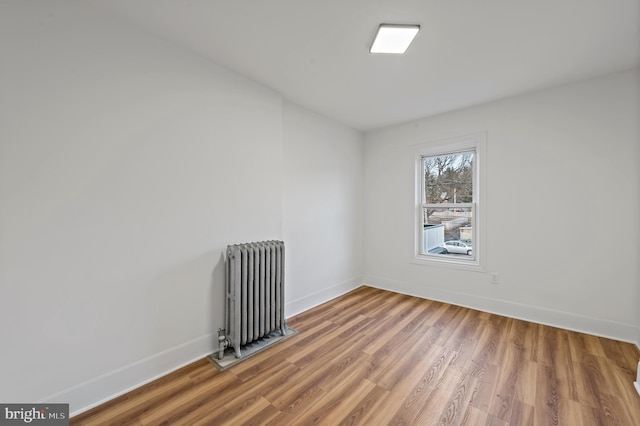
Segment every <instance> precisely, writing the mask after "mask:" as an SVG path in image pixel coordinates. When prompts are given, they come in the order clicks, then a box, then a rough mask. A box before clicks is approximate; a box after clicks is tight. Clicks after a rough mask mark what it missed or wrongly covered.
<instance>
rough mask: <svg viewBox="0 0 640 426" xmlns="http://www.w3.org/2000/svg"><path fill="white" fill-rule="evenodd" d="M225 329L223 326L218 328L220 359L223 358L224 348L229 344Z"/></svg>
mask: <svg viewBox="0 0 640 426" xmlns="http://www.w3.org/2000/svg"><path fill="white" fill-rule="evenodd" d="M225 334H227V331H226V330H225V329H224V328H219V329H218V359H219V360H220V361H222V359H223V358H224V350H225V349H227V347H228V346H229V339H227V336H225Z"/></svg>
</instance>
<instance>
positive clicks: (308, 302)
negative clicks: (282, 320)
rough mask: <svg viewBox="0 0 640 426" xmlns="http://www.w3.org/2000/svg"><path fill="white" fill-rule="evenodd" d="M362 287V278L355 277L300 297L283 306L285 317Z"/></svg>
mask: <svg viewBox="0 0 640 426" xmlns="http://www.w3.org/2000/svg"><path fill="white" fill-rule="evenodd" d="M361 285H362V276H361V275H360V276H357V277H355V278H352V279H350V280H348V281H344V282H342V283H340V284H338V285H336V286H333V287H330V288H326V289H323V290H321V291H318V292H316V293H313V294H309V295H306V296H304V297H300V298H298V299H295V300H293V301H291V302H288V303H286V304H285V308H284V311H285V315H286V317H287V318H289V317H292V316H294V315H297V314H299V313H301V312H304V311H306V310H309V309H311V308H313V307H314V306H318V305H321V304H322V303H324V302H327V301H329V300H331V299H335V298H336V297H338V296H341V295H343V294H345V293H348V292H350V291H351V290H355V289H356V288H358V287H360V286H361Z"/></svg>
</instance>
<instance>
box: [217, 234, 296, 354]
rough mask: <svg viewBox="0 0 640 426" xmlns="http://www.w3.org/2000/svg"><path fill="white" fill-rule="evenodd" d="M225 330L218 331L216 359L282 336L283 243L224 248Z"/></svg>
mask: <svg viewBox="0 0 640 426" xmlns="http://www.w3.org/2000/svg"><path fill="white" fill-rule="evenodd" d="M226 266H227V267H226V307H225V325H226V329H224V330H219V332H218V340H219V359H222V358H223V356H224V349H226V348H227V347H232V348H233V349H234V351H235V356H236V358H241V357H242V353H241V348H242V347H243V346H245V345H246V344H248V343H251V342H254V341H257V340H259V339H261V338H264V337H265V336H268V335H269V334H271V333H274V332H277V331H280V333H281V334H282V336H284V335H285V328H286V324H285V319H284V242H282V241H262V242H257V243H248V244H236V245H230V246H227V265H226Z"/></svg>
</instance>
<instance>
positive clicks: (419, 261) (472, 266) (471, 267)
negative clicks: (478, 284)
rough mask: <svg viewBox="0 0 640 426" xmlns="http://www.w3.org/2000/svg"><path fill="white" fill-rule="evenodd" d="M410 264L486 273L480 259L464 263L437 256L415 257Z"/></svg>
mask: <svg viewBox="0 0 640 426" xmlns="http://www.w3.org/2000/svg"><path fill="white" fill-rule="evenodd" d="M410 263H412V264H414V265H423V266H437V267H441V268H450V269H460V270H464V271H473V272H486V271H485V269H484V267H483V266H482V265H481V264H480V262H479V261H478V259H476V260H470V261H463V260H457V259H447V258H444V257H442V258H440V257H436V256H424V255H415V256H414V258H413V259H411V261H410Z"/></svg>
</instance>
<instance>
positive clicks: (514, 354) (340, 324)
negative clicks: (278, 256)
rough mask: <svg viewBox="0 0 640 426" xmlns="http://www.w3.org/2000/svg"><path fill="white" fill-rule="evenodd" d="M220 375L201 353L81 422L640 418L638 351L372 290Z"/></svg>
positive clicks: (517, 422)
mask: <svg viewBox="0 0 640 426" xmlns="http://www.w3.org/2000/svg"><path fill="white" fill-rule="evenodd" d="M289 325H290V326H291V327H294V328H296V330H298V334H297V335H295V336H292V337H290V338H288V339H286V340H284V341H282V342H280V343H278V344H277V345H274V346H272V347H270V348H268V349H266V350H265V351H263V352H260V353H258V354H256V355H254V356H253V357H250V358H248V359H247V360H245V361H243V362H241V363H238V364H236V365H234V366H232V367H230V368H228V369H227V370H225V371H223V372H220V371H218V370H217V369H216V367H215V366H214V365H213V364H212V363H211V362H209V361H207V360H200V361H197V362H195V363H193V364H190V365H189V366H186V367H184V368H181V369H179V370H177V371H175V372H173V373H171V374H168V375H167V376H165V377H162V378H160V379H158V380H156V381H154V382H152V383H149V384H147V385H145V386H142V387H140V388H138V389H136V390H134V391H132V392H129V393H127V394H125V395H122V396H120V397H118V398H115V399H114V400H112V401H109V402H107V403H105V404H103V405H101V406H99V407H96V408H94V409H91V410H89V411H87V412H85V413H82V414H80V415H78V416H75V417H74V418H72V419H71V422H70V423H71V424H72V425H141V426H149V425H169V424H170V425H296V424H301V425H308V424H322V425H387V424H408V425H435V424H448V425H471V426H474V425H501V426H504V425H514V426H522V425H545V426H546V425H554V424H555V425H608V424H615V425H637V424H640V396H638V394H637V393H636V391H635V388H634V387H633V385H632V382H633V380H634V379H635V373H636V364H637V362H638V357H639V355H640V353H639V351H638V349H637V348H636V347H635V346H633V345H631V344H629V343H624V342H618V341H615V340H611V339H605V338H600V337H596V336H590V335H586V334H582V333H577V332H573V331H566V330H561V329H558V328H553V327H548V326H544V325H540V324H534V323H529V322H526V321H522V320H516V319H512V318H506V317H501V316H499V315H495V314H490V313H486V312H478V311H475V310H472V309H467V308H462V307H459V306H454V305H450V304H446V303H441V302H437V301H430V300H424V299H420V298H416V297H412V296H407V295H404V294H398V293H392V292H388V291H385V290H380V289H375V288H371V287H360V288H358V289H357V290H354V291H352V292H350V293H348V294H345V295H343V296H341V297H339V298H336V299H334V300H332V301H329V302H327V303H324V304H322V305H320V306H318V307H316V308H313V309H310V310H309V311H306V312H303V313H301V314H299V315H297V316H295V317H293V318H290V319H289Z"/></svg>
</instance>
